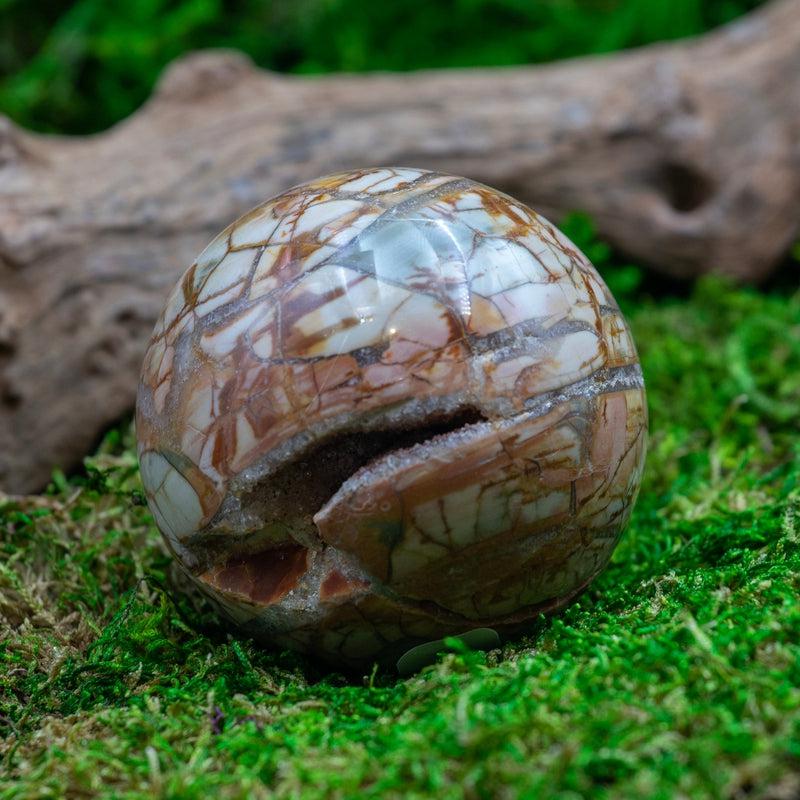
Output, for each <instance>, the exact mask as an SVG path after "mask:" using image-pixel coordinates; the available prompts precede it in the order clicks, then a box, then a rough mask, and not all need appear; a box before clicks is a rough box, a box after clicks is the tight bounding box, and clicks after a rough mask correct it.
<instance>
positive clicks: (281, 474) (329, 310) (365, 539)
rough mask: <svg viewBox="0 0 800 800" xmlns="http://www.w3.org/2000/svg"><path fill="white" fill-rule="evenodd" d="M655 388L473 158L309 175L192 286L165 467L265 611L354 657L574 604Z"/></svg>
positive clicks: (287, 634) (232, 577)
mask: <svg viewBox="0 0 800 800" xmlns="http://www.w3.org/2000/svg"><path fill="white" fill-rule="evenodd" d="M645 427H646V410H645V402H644V389H643V383H642V377H641V372H640V370H639V366H638V360H637V356H636V351H635V348H634V346H633V342H632V341H631V337H630V334H629V331H628V328H627V325H626V323H625V321H624V319H623V318H622V316H621V314H620V311H619V308H618V307H617V305H616V303H615V301H614V299H613V297H611V295H610V293H609V292H608V289H607V288H606V287H605V285H604V284H603V282H602V280H601V279H600V277H599V276H598V275H597V273H596V272H595V270H594V269H593V268H592V266H591V265H590V264H589V263H588V261H586V259H585V257H584V256H583V255H582V254H581V253H579V252H578V251H577V250H576V249H575V247H574V245H572V244H571V243H570V242H569V241H568V240H567V239H566V238H565V237H564V236H563V235H562V234H561V233H560V232H559V231H558V230H557V229H556V228H555V227H553V226H552V225H551V224H550V223H548V222H547V221H546V220H545V219H544V218H542V217H540V216H538V215H537V214H535V213H534V212H533V211H531V210H530V209H528V208H526V207H525V206H523V205H522V204H520V203H518V202H517V201H515V200H513V199H511V198H510V197H508V196H506V195H503V194H500V193H498V192H496V191H494V190H493V189H489V188H487V187H485V186H483V185H481V184H477V183H475V182H473V181H470V180H466V179H463V178H455V177H452V176H448V175H443V174H438V173H433V172H425V171H421V170H414V169H407V168H397V169H387V168H379V169H373V170H359V171H356V172H350V173H344V174H339V175H334V176H330V177H327V178H322V179H319V180H316V181H313V182H311V183H307V184H303V185H301V186H298V187H295V188H294V189H290V190H289V191H287V192H285V193H284V194H282V195H279V196H278V197H276V198H274V199H272V200H270V201H268V202H266V203H265V204H264V205H262V206H259V207H258V208H256V209H255V210H253V211H251V212H250V213H248V214H247V215H245V216H244V217H242V218H241V219H239V220H238V221H237V222H235V223H234V224H233V225H231V226H230V227H229V228H227V229H226V230H225V231H224V232H223V233H222V234H220V235H219V236H218V237H217V238H216V239H215V240H214V241H213V242H212V243H211V244H210V245H209V246H208V247H207V248H206V249H205V250H204V251H203V253H202V254H201V255H200V256H199V257H198V259H197V260H196V261H195V263H194V264H192V266H191V267H190V268H189V269H188V270H187V272H186V273H185V274H184V276H183V278H182V279H181V280H180V281H179V283H178V285H177V286H176V287H175V289H174V290H173V292H172V294H171V295H170V296H169V298H168V300H167V304H166V308H165V309H164V312H163V314H162V316H161V318H160V319H159V321H158V323H157V325H156V328H155V332H154V334H153V338H152V340H151V342H150V345H149V348H148V350H147V354H146V356H145V362H144V368H143V375H142V383H141V385H140V390H139V398H138V403H137V433H138V437H139V451H140V462H141V469H142V480H143V483H144V486H145V489H146V492H147V497H148V501H149V503H150V507H151V509H152V510H153V513H154V515H155V517H156V520H157V522H158V525H159V527H160V529H161V531H162V532H163V533H164V535H165V537H166V539H167V542H168V543H169V546H170V548H171V549H172V551H173V552H174V553H175V555H176V557H177V558H178V560H179V562H180V563H181V564H182V565H183V566H184V568H185V569H186V571H187V573H188V574H189V575H190V576H191V577H192V578H193V580H194V581H195V583H196V584H197V585H198V586H199V587H200V588H201V589H202V590H203V591H205V592H206V593H207V594H208V595H210V596H211V597H212V598H213V599H214V600H215V601H216V602H217V603H218V604H219V605H220V607H221V608H222V609H223V611H224V612H225V613H226V614H228V615H229V616H231V617H232V618H233V619H234V620H236V621H237V623H238V624H240V625H241V626H242V627H244V628H245V630H247V631H248V632H249V633H251V634H253V635H255V636H256V637H259V638H261V639H264V640H266V641H269V642H274V643H277V644H280V645H286V646H290V647H296V648H298V649H301V650H306V651H310V652H313V653H316V654H318V655H321V656H323V657H325V658H327V659H329V660H332V661H336V662H339V663H345V664H358V663H360V662H362V661H363V660H369V659H372V658H379V659H382V660H387V659H391V658H395V657H396V656H397V655H398V654H399V652H401V651H402V650H403V649H406V648H407V647H409V646H411V645H414V644H417V643H419V642H420V641H422V640H426V639H432V638H439V637H441V636H444V635H448V634H454V633H459V632H463V631H465V630H469V629H470V628H475V627H478V626H482V625H489V626H492V627H495V628H499V629H501V630H508V629H512V628H514V627H515V626H517V625H519V624H520V623H522V622H524V621H525V620H527V619H530V618H531V617H532V616H534V615H537V614H539V613H540V612H541V611H542V610H549V609H553V608H557V607H559V606H561V605H563V604H564V603H566V602H568V601H569V600H570V599H571V598H572V597H574V596H575V595H576V593H578V592H580V591H581V590H582V589H583V588H584V587H585V586H586V585H587V584H588V583H589V582H590V581H591V580H592V578H593V577H594V576H595V575H596V574H597V573H598V572H599V571H600V570H601V569H602V568H603V566H604V565H605V564H606V563H607V561H608V558H609V557H610V555H611V552H612V550H613V547H614V545H615V543H616V541H617V537H618V536H619V533H620V531H621V529H622V527H623V526H624V524H625V522H626V520H627V518H628V515H629V513H630V509H631V505H632V503H633V501H634V498H635V495H636V492H637V490H638V486H639V481H640V477H641V469H642V465H643V459H644V445H645Z"/></svg>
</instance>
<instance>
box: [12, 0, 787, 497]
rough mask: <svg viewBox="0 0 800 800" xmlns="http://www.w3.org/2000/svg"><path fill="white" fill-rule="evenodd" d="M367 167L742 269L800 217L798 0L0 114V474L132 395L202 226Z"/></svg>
mask: <svg viewBox="0 0 800 800" xmlns="http://www.w3.org/2000/svg"><path fill="white" fill-rule="evenodd" d="M378 164H384V165H387V164H388V165H403V166H417V167H426V168H430V169H435V170H440V171H446V172H451V173H454V174H460V175H465V176H468V177H471V178H474V179H477V180H479V181H483V182H485V183H488V184H490V185H492V186H495V187H498V188H500V189H503V190H505V191H507V192H508V193H510V194H512V195H515V196H516V197H518V198H520V199H521V200H523V201H525V202H527V203H529V204H530V205H532V206H533V207H534V208H536V209H537V210H538V211H540V212H542V213H544V214H545V215H546V216H551V217H552V218H555V219H557V218H558V217H559V216H560V215H561V214H563V213H564V212H566V211H570V210H574V209H580V210H583V211H586V212H588V213H589V214H591V215H592V216H593V217H594V219H595V220H596V222H597V225H598V227H599V229H600V231H601V233H602V234H603V236H605V237H606V238H607V239H608V240H610V241H611V242H612V243H613V244H615V245H616V246H618V247H619V248H621V249H622V250H624V251H625V252H627V253H628V254H630V255H631V256H632V257H634V258H636V259H639V260H641V261H642V262H644V263H647V264H650V265H652V266H653V267H655V268H658V269H660V270H662V271H663V272H666V273H668V274H671V275H675V276H692V275H697V274H700V273H704V272H707V271H709V270H713V271H715V272H718V273H721V274H724V275H728V276H732V277H734V278H737V279H742V280H750V281H758V280H760V279H762V278H764V277H765V276H766V275H767V274H768V273H769V272H770V270H771V269H772V268H773V267H774V265H775V264H776V263H777V262H778V261H779V260H780V258H781V257H782V256H783V255H784V254H785V253H786V251H787V249H788V247H789V246H790V244H791V242H792V240H793V238H794V237H795V236H796V235H797V232H798V223H799V222H800V210H799V208H798V198H800V0H778V2H774V3H772V4H769V5H767V6H765V7H763V8H762V9H761V10H759V11H757V12H755V13H753V14H751V15H750V16H748V17H744V18H742V19H741V20H739V21H737V22H735V23H734V24H732V25H729V26H727V27H726V28H722V29H720V30H718V31H715V32H713V33H711V34H709V35H707V36H704V37H701V38H699V39H696V40H691V41H683V42H679V43H672V44H666V45H657V46H652V47H648V48H643V49H641V50H636V51H630V52H626V53H620V54H616V55H613V56H608V57H604V58H585V59H577V60H573V61H566V62H562V63H558V64H554V65H548V66H539V67H520V68H510V69H506V68H504V69H482V70H452V71H438V72H417V73H411V74H402V75H400V74H372V75H358V76H356V75H334V76H329V77H314V78H307V77H292V76H285V75H275V74H270V73H265V72H263V71H260V70H258V69H256V68H255V67H253V66H252V64H251V63H250V62H249V61H248V60H247V59H246V58H245V57H243V56H241V55H239V54H236V53H230V52H208V53H199V54H195V55H191V56H189V57H187V58H184V59H182V60H181V61H179V62H177V63H176V64H174V65H173V66H171V67H170V68H169V69H168V70H167V72H166V73H165V75H164V77H163V78H162V80H161V82H160V84H159V85H158V87H157V89H156V91H155V93H154V96H153V97H152V99H151V100H150V101H149V102H148V103H147V104H146V105H145V106H144V107H143V108H142V109H141V110H140V111H139V112H138V113H136V114H134V115H133V116H132V117H131V118H129V119H127V120H125V121H124V122H122V123H120V124H119V125H117V126H115V127H114V128H112V129H111V130H109V131H107V132H105V133H102V134H99V135H95V136H87V137H79V138H59V137H50V136H40V135H34V134H31V133H27V132H23V131H21V130H19V129H18V128H16V127H14V126H13V125H12V124H11V123H10V122H8V121H7V120H5V119H0V486H3V487H4V488H5V489H6V490H9V491H31V490H35V489H37V488H39V487H41V486H42V485H43V484H44V483H45V482H46V481H47V479H48V478H49V475H50V471H51V469H52V468H53V467H56V466H60V467H62V468H67V469H68V468H71V467H73V466H74V465H75V464H76V463H77V462H78V461H79V459H80V458H81V457H82V455H83V454H85V453H86V452H87V451H88V450H89V449H90V448H91V447H92V445H93V444H94V443H95V442H96V440H97V437H98V436H99V435H100V433H101V432H102V430H103V429H104V428H105V427H107V426H108V425H109V424H111V423H113V422H114V421H115V420H116V419H118V418H119V417H120V416H121V415H122V414H124V413H125V412H126V411H127V410H128V409H130V408H131V406H132V404H133V399H134V393H135V388H136V383H137V376H138V372H139V368H140V363H141V358H142V355H143V352H144V346H145V343H146V340H147V338H148V336H149V333H150V330H151V329H152V327H153V324H154V322H155V319H156V316H157V315H158V313H159V312H160V309H161V305H162V303H163V301H164V298H165V296H166V294H167V292H168V291H169V289H170V288H171V286H172V285H173V284H174V282H175V281H176V280H177V278H178V276H179V275H180V273H181V272H182V271H183V269H184V268H185V267H187V266H188V265H189V264H190V263H191V261H192V260H193V258H194V257H195V255H196V254H197V253H198V252H199V250H200V249H201V248H202V247H203V246H204V245H205V244H206V242H207V241H208V240H209V239H210V238H211V237H212V236H213V235H214V234H215V233H216V232H217V231H218V230H220V229H221V228H222V227H224V226H225V225H226V224H227V223H229V222H230V221H232V220H233V219H234V218H235V217H237V216H238V215H239V214H241V213H242V212H244V211H245V210H247V209H248V208H250V207H252V206H253V205H255V204H257V203H259V202H260V201H262V200H264V199H265V198H267V197H268V196H270V195H272V194H275V193H277V192H279V191H280V190H282V189H284V188H286V187H288V186H290V185H293V184H295V183H298V182H300V181H303V180H306V179H309V178H312V177H315V176H317V175H320V174H324V173H329V172H333V171H337V170H342V169H348V168H353V167H358V166H370V165H378Z"/></svg>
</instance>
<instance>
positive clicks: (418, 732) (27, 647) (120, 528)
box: [0, 219, 800, 800]
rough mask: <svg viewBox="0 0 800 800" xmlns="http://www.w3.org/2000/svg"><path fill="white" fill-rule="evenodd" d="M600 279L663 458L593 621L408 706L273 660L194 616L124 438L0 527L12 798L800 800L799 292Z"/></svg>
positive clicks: (6, 772)
mask: <svg viewBox="0 0 800 800" xmlns="http://www.w3.org/2000/svg"><path fill="white" fill-rule="evenodd" d="M581 224H583V223H581V222H580V220H579V219H578V221H577V222H576V221H575V220H573V222H571V223H570V233H571V234H572V235H573V236H574V237H575V238H576V239H581V236H584V238H585V239H587V240H586V241H581V244H583V245H584V246H586V247H589V248H591V247H592V246H593V245H592V242H591V240H590V237H591V231H590V230H584V234H581V231H580V225H581ZM576 226H577V227H576ZM593 255H594V257H595V258H597V260H598V261H599V262H600V263H601V266H602V268H603V269H604V272H605V273H606V277H607V279H608V280H609V282H610V283H611V284H612V285H614V286H615V289H616V290H617V291H618V292H619V294H620V297H621V300H622V303H623V305H624V306H625V307H626V309H627V311H628V314H629V317H630V320H631V323H632V325H633V328H634V332H635V334H636V339H637V342H638V345H639V348H640V352H641V357H642V363H643V366H644V371H645V375H646V380H647V385H648V389H649V400H650V411H651V427H652V435H651V445H650V456H649V462H648V468H647V472H646V479H645V483H644V486H643V489H642V493H641V497H640V499H639V503H638V506H637V508H636V511H635V513H634V516H633V519H632V522H631V525H630V527H629V529H628V531H627V532H626V534H625V536H624V538H623V540H622V543H621V544H620V546H619V548H618V550H617V552H616V555H615V558H614V561H613V563H612V564H611V566H610V567H609V568H608V569H607V570H606V572H605V573H604V574H603V575H602V576H601V577H600V578H599V579H598V581H597V582H596V583H595V584H594V585H593V586H592V588H591V589H590V590H589V591H588V592H587V594H585V595H584V596H583V598H582V599H581V600H580V602H579V603H576V604H575V605H573V606H572V607H570V608H569V609H568V610H567V611H566V612H565V613H564V614H562V615H561V616H559V617H555V618H551V619H544V618H543V619H541V620H539V621H538V622H536V623H535V624H533V625H532V626H531V629H530V631H529V633H528V635H527V636H525V637H523V638H520V639H517V640H515V641H513V642H510V643H508V644H507V645H505V646H504V647H503V649H502V650H500V651H494V652H491V653H489V654H479V653H471V652H469V651H466V650H463V648H462V651H461V652H454V653H452V654H450V655H447V656H444V657H443V658H442V659H441V660H440V662H439V663H438V664H437V665H436V666H434V667H431V668H428V669H426V670H425V671H423V672H422V673H421V674H419V675H417V676H415V677H412V678H410V679H407V680H399V679H396V678H395V677H393V676H391V675H388V674H383V673H380V672H370V673H369V674H365V675H364V676H363V678H362V679H361V680H354V679H353V678H352V676H351V677H348V678H346V677H344V676H341V675H336V674H330V673H329V672H327V671H325V670H324V669H323V668H321V667H319V666H318V665H316V664H313V663H311V662H309V661H306V660H304V659H302V658H300V657H298V656H295V655H292V654H289V653H278V652H269V651H266V650H264V649H260V648H258V647H256V646H254V645H253V644H252V643H251V642H249V641H247V640H243V639H238V638H236V637H232V636H229V635H227V634H226V633H225V632H223V631H221V630H220V629H219V628H217V627H215V625H214V621H213V618H212V617H211V616H209V615H207V614H206V613H205V612H204V611H203V609H202V608H196V607H195V606H193V605H192V603H191V602H190V600H189V599H187V596H186V595H183V594H181V593H179V592H174V591H171V588H170V587H171V586H172V585H173V583H174V581H175V576H174V575H173V574H172V573H171V569H170V564H171V562H170V559H169V558H168V556H167V555H166V553H165V551H164V548H163V547H162V545H161V542H160V538H159V536H158V534H157V532H156V531H155V529H154V527H153V523H152V520H151V518H150V515H149V513H148V511H147V509H146V507H145V506H144V505H143V503H142V495H141V492H140V487H139V484H138V476H137V471H136V464H135V459H134V456H133V451H132V448H133V441H132V435H131V432H130V430H129V429H128V428H127V427H126V428H124V429H123V430H122V431H115V432H112V433H111V434H109V436H108V437H107V438H106V441H105V442H104V444H103V446H102V447H101V448H100V451H99V453H98V454H97V455H96V456H94V457H93V458H92V459H89V460H88V461H87V468H86V471H85V473H84V474H82V475H81V476H78V477H76V478H72V479H70V480H66V479H65V478H64V477H63V476H61V475H58V476H56V478H55V479H54V483H53V486H52V487H51V490H50V492H49V493H48V494H47V495H46V496H41V497H33V498H26V499H11V498H8V499H6V500H4V501H2V505H0V517H1V519H2V521H1V523H0V551H1V552H2V556H0V615H1V616H0V622H1V624H2V633H1V635H0V640H1V641H2V644H0V660H2V668H0V738H1V739H2V743H1V744H0V758H2V759H3V761H2V767H3V772H2V773H1V774H2V778H0V798H2V800H12V798H13V799H14V800H17V798H19V799H20V800H22V799H23V798H26V799H27V798H40V797H47V796H62V795H68V796H85V795H87V794H91V793H96V794H99V795H101V796H107V797H112V796H113V797H126V798H134V797H142V798H144V797H151V796H153V794H160V795H162V796H165V797H188V798H192V797H197V798H208V797H223V798H227V797H230V798H239V797H242V798H245V797H247V798H251V797H256V798H259V797H296V796H303V797H311V798H313V797H352V796H363V797H381V798H385V797H430V796H436V797H443V798H449V797H454V798H455V797H464V796H466V797H475V798H481V797H496V796H498V795H503V796H506V795H508V796H527V797H575V796H592V797H594V796H608V797H631V796H647V797H671V796H675V795H676V794H679V795H682V796H690V797H693V798H695V797H741V796H744V795H748V796H754V797H763V796H768V795H769V796H778V795H780V796H787V797H788V796H793V794H796V793H797V792H798V791H800V779H798V775H800V601H799V600H798V595H799V594H800V482H799V480H798V479H799V478H800V444H799V443H798V438H797V411H796V410H797V409H798V408H800V378H799V377H798V376H800V293H798V292H797V291H794V292H793V293H791V292H787V291H786V290H785V289H782V290H774V291H771V292H769V291H768V292H762V293H759V292H756V291H754V290H749V289H736V288H733V287H730V286H728V285H726V284H724V283H722V282H720V281H717V280H713V279H706V280H702V281H700V282H699V283H698V284H697V286H696V287H695V288H694V289H693V291H692V292H691V294H690V296H688V297H684V298H678V297H672V298H669V297H667V298H664V297H661V298H659V299H653V298H651V297H649V294H648V293H649V291H650V289H649V288H648V287H649V284H650V282H651V279H649V278H644V277H643V276H642V274H641V273H639V272H638V271H637V270H635V269H634V268H631V267H617V266H614V265H613V264H612V263H610V262H611V259H610V257H609V256H608V254H607V253H606V254H605V255H603V252H601V251H599V250H598V251H596V252H594V253H593ZM173 596H174V597H173ZM770 793H771V794H770ZM781 793H783V794H781Z"/></svg>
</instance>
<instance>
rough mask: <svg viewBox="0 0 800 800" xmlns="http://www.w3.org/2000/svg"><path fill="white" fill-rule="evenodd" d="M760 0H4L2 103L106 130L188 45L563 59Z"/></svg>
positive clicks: (431, 61) (338, 56) (330, 63)
mask: <svg viewBox="0 0 800 800" xmlns="http://www.w3.org/2000/svg"><path fill="white" fill-rule="evenodd" d="M757 5H759V2H758V0H437V2H431V1H430V0H404V2H395V3H391V2H389V3H382V2H364V0H273V2H269V1H268V0H266V1H265V0H229V2H223V0H128V1H127V2H108V0H77V1H76V2H70V1H69V0H36V2H31V0H0V111H2V112H4V113H5V114H8V115H9V116H10V117H11V118H12V119H14V120H15V121H16V122H17V123H19V124H21V125H23V126H25V127H28V128H32V129H35V130H40V131H47V132H54V133H76V134H77V133H90V132H94V131H99V130H103V129H104V128H107V127H108V126H109V125H112V124H114V123H115V122H117V121H118V120H120V119H122V118H123V117H125V116H127V115H128V114H130V113H131V112H132V111H134V110H135V109H136V108H137V107H138V106H139V105H141V104H142V102H143V101H144V100H145V99H146V98H147V97H148V95H149V93H150V92H151V90H152V87H153V84H154V82H155V81H156V79H157V78H158V75H159V74H160V73H161V71H162V69H163V68H164V66H165V65H166V64H167V63H168V62H169V61H171V60H172V59H174V58H176V57H177V56H179V55H181V54H182V53H185V52H187V51H190V50H196V49H199V48H207V47H230V48H236V49H238V50H242V51H244V52H245V53H247V54H248V55H250V56H251V57H252V58H253V60H254V61H255V62H256V63H257V64H259V65H260V66H262V67H265V68H268V69H273V70H279V71H285V72H296V73H319V72H332V71H356V72H357V71H365V70H413V69H423V68H428V67H461V66H490V65H507V64H526V63H541V62H546V61H553V60H556V59H561V58H567V57H570V56H578V55H583V54H587V53H602V52H610V51H613V50H620V49H624V48H628V47H635V46H637V45H642V44H647V43H649V42H654V41H659V40H666V39H675V38H679V37H683V36H691V35H694V34H698V33H701V32H703V31H705V30H707V29H709V28H712V27H715V26H717V25H720V24H722V23H724V22H727V21H729V20H731V19H733V18H734V17H736V16H739V15H741V14H743V13H745V12H746V11H748V10H750V9H752V8H754V7H755V6H757Z"/></svg>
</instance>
